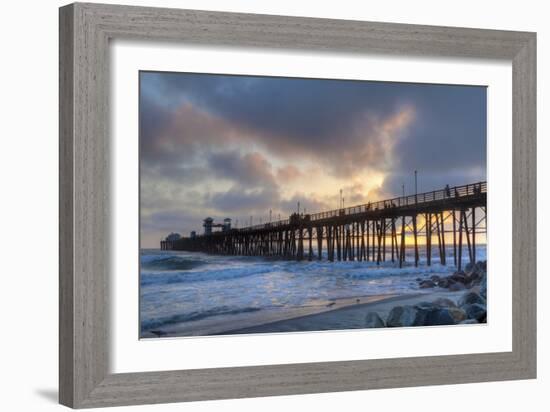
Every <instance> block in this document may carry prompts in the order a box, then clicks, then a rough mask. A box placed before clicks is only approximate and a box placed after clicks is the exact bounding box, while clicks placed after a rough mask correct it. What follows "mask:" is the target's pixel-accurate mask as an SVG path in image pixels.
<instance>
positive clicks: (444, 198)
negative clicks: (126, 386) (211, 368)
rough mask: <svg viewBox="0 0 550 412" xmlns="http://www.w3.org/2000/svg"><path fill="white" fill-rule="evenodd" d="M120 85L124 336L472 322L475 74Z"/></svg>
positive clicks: (483, 103) (483, 207) (476, 282)
mask: <svg viewBox="0 0 550 412" xmlns="http://www.w3.org/2000/svg"><path fill="white" fill-rule="evenodd" d="M136 87H139V179H140V183H139V191H140V194H139V199H140V201H139V202H140V204H139V208H140V213H139V220H140V221H139V226H140V239H139V247H140V261H139V274H136V276H139V294H140V296H139V319H140V325H139V336H140V338H141V339H149V338H165V337H191V336H211V335H237V334H270V333H298V332H302V333H303V332H310V333H311V332H320V331H344V330H357V329H369V328H395V327H418V326H420V327H431V326H449V325H455V326H453V327H467V326H464V325H477V326H481V327H482V326H483V325H479V324H486V323H487V322H488V314H487V273H488V263H487V256H486V251H487V241H488V239H487V87H486V86H483V85H455V84H429V83H406V82H385V81H370V80H347V79H346V80H343V79H319V78H295V77H270V76H257V75H227V74H212V73H187V72H160V71H140V72H139V84H136ZM468 327H471V326H468Z"/></svg>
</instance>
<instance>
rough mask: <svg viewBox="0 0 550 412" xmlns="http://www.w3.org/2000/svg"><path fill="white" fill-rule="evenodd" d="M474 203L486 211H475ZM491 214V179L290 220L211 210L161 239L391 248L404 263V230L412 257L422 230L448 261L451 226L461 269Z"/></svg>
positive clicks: (165, 244)
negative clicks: (240, 220) (186, 233)
mask: <svg viewBox="0 0 550 412" xmlns="http://www.w3.org/2000/svg"><path fill="white" fill-rule="evenodd" d="M476 210H480V211H481V214H479V213H478V214H477V216H476ZM486 222H487V182H477V183H471V184H467V185H462V186H456V187H449V186H446V187H445V188H443V189H441V190H435V191H432V192H426V193H418V194H414V195H409V196H402V197H397V198H394V199H387V200H381V201H378V202H373V203H367V204H363V205H357V206H352V207H347V208H341V209H335V210H329V211H326V212H319V213H314V214H303V213H302V214H299V213H293V214H292V215H291V216H290V217H289V218H288V219H285V220H278V221H276V222H270V223H265V224H260V225H254V226H248V227H242V228H232V227H231V219H229V218H226V219H224V220H223V223H214V219H212V218H211V217H207V218H206V219H204V221H203V227H204V233H203V234H202V235H197V234H196V233H195V232H191V236H190V237H181V236H180V235H179V234H177V233H171V234H170V235H169V236H167V237H166V238H165V239H164V240H162V241H161V242H160V247H161V249H162V250H182V251H193V252H204V253H213V254H225V255H238V256H277V257H280V258H285V259H295V260H303V259H307V260H313V259H318V260H321V259H328V260H329V261H335V260H338V261H341V260H344V261H346V260H357V261H374V262H377V263H380V262H381V261H385V260H386V259H388V258H389V257H387V255H388V254H389V255H390V256H391V261H397V262H399V265H400V266H402V265H403V263H404V262H405V260H406V256H405V238H406V236H409V237H412V238H413V239H414V243H413V246H414V258H413V261H414V263H415V265H418V263H419V260H420V258H419V248H420V247H421V245H420V244H419V241H418V240H419V237H423V238H424V243H425V248H426V262H427V264H428V265H431V262H432V249H433V248H434V247H436V248H437V249H436V251H437V252H438V253H439V258H440V262H441V264H443V265H445V264H446V263H447V258H448V256H447V251H446V248H447V246H446V241H447V240H446V236H445V235H446V234H447V235H450V236H452V246H453V256H452V259H453V261H454V264H455V266H457V267H458V269H459V270H460V269H461V265H462V256H463V253H467V254H468V255H467V257H468V258H469V261H470V262H475V261H476V240H477V236H478V235H480V234H482V233H486ZM176 237H177V238H176ZM449 246H450V245H449ZM323 250H325V253H323ZM390 251H391V254H390V253H388V252H390ZM437 252H436V253H437Z"/></svg>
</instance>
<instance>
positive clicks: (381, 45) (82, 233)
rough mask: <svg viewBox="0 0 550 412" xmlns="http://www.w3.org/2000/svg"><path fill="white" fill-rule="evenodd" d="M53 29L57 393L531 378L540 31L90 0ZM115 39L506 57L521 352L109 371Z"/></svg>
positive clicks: (101, 399) (198, 394) (84, 397)
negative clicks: (56, 49) (56, 71)
mask: <svg viewBox="0 0 550 412" xmlns="http://www.w3.org/2000/svg"><path fill="white" fill-rule="evenodd" d="M59 27H60V53H59V55H60V123H59V125H60V181H59V183H60V245H59V246H60V272H59V278H60V294H59V296H60V298H59V304H60V307H59V323H60V324H59V360H60V362H59V368H60V370H59V377H60V378H59V397H60V402H61V403H62V404H64V405H67V406H70V407H74V408H86V407H100V406H113V405H129V404H146V403H161V402H180V401H196V400H205V399H222V398H244V397H256V396H272V395H290V394H304V393H318V392H334V391H351V390H363V389H374V388H388V387H406V386H420V385H441V384H455V383H465V382H483V381H499V380H511V379H529V378H535V377H536V290H535V286H536V267H535V265H536V152H535V150H536V34H535V33H527V32H511V31H498V30H480V29H466V28H452V27H430V26H419V25H408V24H390V23H371V22H360V21H343V20H330V19H315V18H301V17H283V16H270V15H254V14H238V13H220V12H210V11H193V10H177V9H159V8H144V7H129V6H116V5H103V4H84V3H76V4H71V5H68V6H65V7H62V8H61V9H60V22H59ZM111 39H143V40H155V41H178V42H185V43H193V44H198V45H212V44H215V45H233V46H247V47H261V48H283V49H294V50H298V51H307V50H328V51H336V52H352V53H373V52H374V53H384V54H388V53H389V54H406V55H410V54H414V55H426V56H444V57H445V56H449V57H458V58H471V57H473V58H494V59H503V60H507V61H511V62H512V65H513V69H512V71H513V85H512V87H513V119H512V121H513V181H512V182H511V184H512V185H513V222H512V227H513V268H512V269H513V350H512V351H511V352H502V353H481V354H467V355H449V356H430V357H412V358H398V359H380V360H358V361H340V362H321V363H306V364H291V365H270V366H251V367H231V368H215V369H198V370H180V371H165V372H143V373H123V374H111V373H109V345H108V336H109V330H108V327H109V325H108V308H109V282H108V261H109V230H108V228H109V224H110V222H109V213H108V204H109V202H108V201H109V198H108V193H109V191H108V190H109V134H108V123H109V98H108V96H109V41H110V40H111ZM503 121H509V119H503ZM136 138H137V136H136ZM489 184H490V182H489Z"/></svg>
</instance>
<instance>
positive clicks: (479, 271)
mask: <svg viewBox="0 0 550 412" xmlns="http://www.w3.org/2000/svg"><path fill="white" fill-rule="evenodd" d="M416 280H417V282H418V287H419V288H420V289H427V288H435V287H440V288H444V289H448V290H449V291H451V292H455V291H460V290H466V289H472V288H475V287H477V288H479V293H480V294H481V295H482V296H483V297H484V298H485V299H487V261H479V262H477V263H475V264H472V263H468V264H467V265H466V267H465V268H464V271H462V270H459V271H456V272H454V273H453V274H452V275H450V276H438V275H433V276H431V277H430V278H428V279H421V278H418V279H416Z"/></svg>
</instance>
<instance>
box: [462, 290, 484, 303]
mask: <svg viewBox="0 0 550 412" xmlns="http://www.w3.org/2000/svg"><path fill="white" fill-rule="evenodd" d="M474 303H479V304H481V305H485V299H483V297H482V296H481V295H480V294H479V293H476V292H474V291H470V292H466V293H465V294H464V295H462V297H461V298H460V299H459V300H458V306H464V305H471V304H474Z"/></svg>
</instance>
